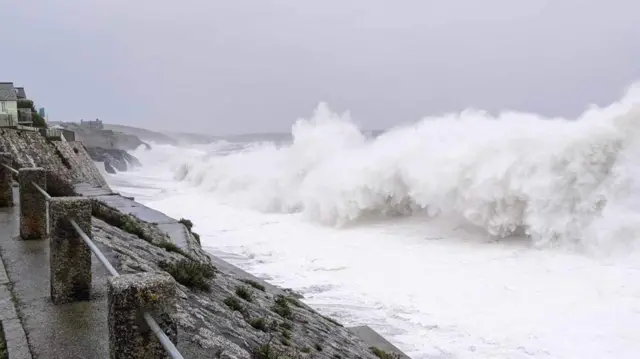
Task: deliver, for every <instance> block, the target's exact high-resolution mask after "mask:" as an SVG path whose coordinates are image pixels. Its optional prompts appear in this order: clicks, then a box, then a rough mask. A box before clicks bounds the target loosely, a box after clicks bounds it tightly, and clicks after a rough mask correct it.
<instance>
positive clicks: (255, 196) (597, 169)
mask: <svg viewBox="0 0 640 359" xmlns="http://www.w3.org/2000/svg"><path fill="white" fill-rule="evenodd" d="M636 99H640V96H639V91H638V89H637V87H632V88H630V90H629V91H628V92H627V95H626V96H625V97H624V98H623V99H622V100H620V101H619V102H617V103H614V104H612V105H610V106H608V107H605V108H598V107H594V106H592V107H591V108H589V109H588V110H587V111H586V112H585V113H584V114H583V115H581V116H580V117H579V118H577V119H575V120H569V119H562V118H543V117H540V116H537V115H534V114H526V113H518V112H503V113H500V114H498V115H497V116H492V115H489V114H487V113H486V112H483V111H477V110H466V111H463V112H461V113H456V114H445V115H442V116H432V117H428V118H425V119H423V120H422V121H419V122H417V123H415V124H413V125H410V126H405V127H400V128H395V129H393V130H390V131H387V132H386V133H383V134H382V135H380V136H378V137H377V138H368V137H367V136H365V135H364V134H363V132H362V131H361V130H360V129H359V128H358V127H357V126H356V125H355V124H354V123H353V122H352V120H351V117H350V115H349V114H348V113H344V114H337V113H333V112H332V111H331V110H330V109H329V107H328V106H327V105H326V104H320V105H319V106H318V108H317V109H316V111H315V112H314V114H313V116H312V117H311V118H309V119H300V120H298V121H297V122H296V123H295V124H294V125H293V127H292V133H291V134H292V142H291V143H290V144H288V145H276V144H274V143H254V144H245V145H244V146H238V144H233V146H235V147H234V149H233V151H234V152H233V153H229V151H228V150H225V148H229V146H231V145H232V144H230V143H229V142H225V143H215V144H211V145H210V147H209V148H199V149H197V150H195V149H191V150H190V151H191V152H190V155H189V158H188V159H185V158H183V159H182V160H181V161H177V162H175V163H173V162H172V166H173V170H174V171H175V178H176V179H178V180H181V181H185V182H186V183H190V184H191V185H193V186H199V187H201V188H202V189H204V190H206V191H209V192H211V193H214V194H215V195H216V196H217V197H218V198H219V199H220V200H221V201H224V202H226V203H229V204H232V205H238V206H244V207H249V208H252V209H256V210H259V211H264V212H284V213H291V212H302V213H303V214H304V216H305V217H306V218H308V219H309V220H312V221H317V222H319V223H323V224H327V225H337V226H341V225H345V224H348V223H351V222H353V221H357V220H359V219H362V218H367V217H371V216H380V215H383V216H388V215H398V214H410V213H414V212H416V211H421V212H426V213H428V214H430V215H454V216H459V217H461V218H463V219H464V220H465V221H467V222H468V223H471V224H473V225H477V226H481V227H483V228H485V230H486V231H487V233H489V234H490V235H493V236H496V237H500V238H502V237H508V236H511V235H513V234H514V233H520V232H524V233H526V234H527V235H529V237H530V238H531V239H532V240H533V242H534V243H536V244H539V245H545V244H550V243H558V242H561V243H565V244H579V245H584V244H589V245H601V244H602V242H603V239H602V238H598V237H597V236H598V235H599V234H600V235H605V234H604V232H603V230H602V228H609V227H610V223H611V222H616V223H618V222H620V218H619V215H620V214H619V209H617V210H616V209H615V208H622V207H624V208H627V207H628V205H626V204H625V205H622V204H620V203H619V202H620V201H622V200H623V199H624V200H625V201H628V199H629V197H630V196H631V197H633V196H634V195H637V194H635V193H631V192H630V188H632V187H633V186H634V185H635V181H634V179H633V178H631V177H629V175H628V173H629V172H630V171H631V170H632V169H634V168H635V167H636V166H637V165H636V164H635V163H634V162H633V161H632V160H631V158H634V156H633V155H631V154H630V153H629V151H636V150H635V149H636V147H637V146H636V142H638V140H637V139H638V133H639V131H638V126H639V123H640V116H639V115H638V111H637V110H632V105H633V104H634V101H636ZM218 153H223V154H224V156H222V155H219V154H218ZM173 157H175V155H174V156H173ZM621 158H623V159H624V161H622V160H621ZM635 158H637V157H635ZM172 161H174V160H172ZM608 216H614V217H615V218H611V219H609V218H608ZM628 216H630V214H627V215H625V217H628ZM608 221H609V222H608ZM636 223H639V222H637V221H636ZM621 226H622V224H619V225H618V226H617V227H616V228H618V229H620V228H622V227H621ZM624 226H626V227H629V226H631V227H632V228H631V229H630V228H627V229H626V230H622V232H623V233H629V231H631V232H633V231H635V229H633V228H635V224H632V223H626V224H624ZM626 227H625V228H626ZM620 230H621V229H620ZM616 231H617V230H614V231H613V232H616ZM607 233H611V228H609V231H608V232H607ZM607 235H609V234H607Z"/></svg>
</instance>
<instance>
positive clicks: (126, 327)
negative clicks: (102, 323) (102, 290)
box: [108, 272, 178, 359]
mask: <svg viewBox="0 0 640 359" xmlns="http://www.w3.org/2000/svg"><path fill="white" fill-rule="evenodd" d="M108 283H109V290H108V293H109V294H108V303H109V304H108V306H109V343H110V348H111V355H112V356H113V357H117V358H129V357H133V356H134V354H136V353H144V355H143V356H136V358H143V357H144V358H149V359H153V358H161V357H164V356H165V355H166V352H165V349H164V348H163V347H162V345H161V344H160V342H159V341H158V340H157V339H156V337H155V336H154V335H153V333H152V332H151V330H150V329H149V328H148V326H147V324H146V323H145V322H144V320H143V317H142V314H143V313H144V312H145V311H146V312H149V314H151V316H152V317H153V318H154V319H155V320H156V322H157V323H158V325H159V326H160V328H161V329H162V330H163V331H164V333H165V334H166V335H167V337H169V339H170V340H171V341H172V342H174V343H176V341H177V336H178V333H177V316H176V298H175V295H176V282H175V280H174V279H173V278H172V277H171V276H169V275H168V274H167V273H165V272H155V273H154V272H143V273H137V274H127V275H122V276H119V277H111V278H109V280H108Z"/></svg>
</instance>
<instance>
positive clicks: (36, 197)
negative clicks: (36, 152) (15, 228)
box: [18, 167, 47, 239]
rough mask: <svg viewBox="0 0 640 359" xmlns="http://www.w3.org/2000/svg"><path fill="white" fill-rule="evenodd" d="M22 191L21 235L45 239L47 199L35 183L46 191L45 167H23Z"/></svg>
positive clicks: (20, 185)
mask: <svg viewBox="0 0 640 359" xmlns="http://www.w3.org/2000/svg"><path fill="white" fill-rule="evenodd" d="M18 183H19V192H20V236H21V237H22V239H43V238H45V237H46V236H47V217H46V216H47V199H46V198H45V197H44V195H43V194H42V193H40V191H38V189H36V187H35V186H34V185H33V184H34V183H35V184H36V185H38V186H40V188H42V189H44V190H45V191H46V189H47V172H46V171H45V170H44V169H43V168H39V167H35V168H21V169H20V172H19V174H18Z"/></svg>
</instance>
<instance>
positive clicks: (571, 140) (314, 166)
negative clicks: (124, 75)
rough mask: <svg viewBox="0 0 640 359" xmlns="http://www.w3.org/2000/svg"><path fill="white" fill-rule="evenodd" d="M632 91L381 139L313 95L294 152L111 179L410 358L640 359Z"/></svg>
mask: <svg viewBox="0 0 640 359" xmlns="http://www.w3.org/2000/svg"><path fill="white" fill-rule="evenodd" d="M636 99H638V100H640V93H639V92H638V90H636V89H632V90H630V92H629V93H628V94H627V95H626V96H625V97H624V98H623V99H621V100H620V101H619V102H617V103H615V104H613V105H611V106H608V107H606V108H591V109H589V110H588V111H587V112H585V113H584V114H583V115H582V116H581V117H580V118H579V119H574V120H564V119H543V118H540V117H538V116H535V115H532V114H521V113H513V112H505V113H503V114H501V115H500V116H497V117H490V116H488V115H487V114H485V113H483V112H481V111H465V112H463V113H461V114H455V115H445V116H440V117H432V118H427V119H425V120H423V121H421V122H419V123H417V124H416V125H414V126H411V127H405V128H398V129H395V130H393V131H389V132H388V133H386V134H384V135H382V136H380V137H378V138H376V139H371V138H367V137H366V136H364V135H363V134H362V133H361V132H360V130H359V129H358V127H357V126H356V125H355V124H353V122H352V121H351V120H350V118H349V116H348V115H347V114H342V115H341V114H335V113H332V112H331V111H330V110H329V109H328V107H327V106H325V105H321V106H319V108H318V109H317V110H316V112H315V113H314V116H313V117H312V118H310V119H308V120H300V121H299V122H297V123H296V125H295V126H294V127H293V129H292V135H293V142H292V143H291V144H290V145H285V146H281V145H278V146H277V145H274V144H269V143H254V144H240V145H239V144H230V143H225V142H220V143H216V144H211V145H209V146H200V147H198V148H191V149H186V148H174V147H171V146H154V149H153V150H151V151H145V150H139V151H137V152H136V153H135V155H136V156H138V157H139V159H140V160H141V162H142V163H143V165H144V167H143V168H142V169H140V170H138V171H135V172H128V173H119V174H117V175H108V181H109V182H110V183H111V184H112V185H113V187H114V188H115V189H116V190H120V191H123V192H125V193H127V194H131V195H134V196H136V197H137V199H138V200H139V201H141V202H143V203H145V204H147V205H149V206H151V207H154V208H157V209H159V210H161V211H164V212H166V213H167V214H169V215H172V216H174V217H176V218H179V217H187V218H190V219H192V220H193V221H194V223H195V228H194V230H195V231H197V232H199V233H200V234H201V236H202V243H203V246H206V247H207V249H208V250H211V251H212V252H214V253H215V254H217V255H220V256H221V257H223V258H225V259H227V260H229V261H230V262H233V263H235V264H237V265H239V266H240V267H242V268H244V269H246V270H248V271H250V272H252V273H254V274H257V275H260V276H263V277H265V278H267V279H268V280H269V281H271V282H272V283H275V284H278V285H282V286H285V287H290V288H293V289H296V290H299V291H301V292H303V293H304V294H305V297H306V299H305V301H306V302H307V303H309V304H310V305H312V306H314V307H316V308H318V309H319V310H320V311H321V312H324V313H326V314H329V315H332V316H335V317H337V318H338V319H340V320H341V321H343V322H344V323H345V324H347V325H359V324H369V325H371V326H372V327H374V328H375V329H376V330H378V331H380V332H381V333H382V334H383V335H384V336H385V337H387V338H388V339H390V340H391V341H392V342H393V343H394V344H396V345H398V346H399V347H400V348H401V349H403V350H404V351H406V352H407V353H408V354H409V355H410V356H411V357H413V358H474V359H475V358H581V359H583V358H637V357H638V356H639V355H640V282H639V281H638V280H637V278H638V275H639V274H640V273H639V271H640V261H638V259H640V255H638V243H639V241H638V234H639V233H640V216H639V214H640V210H639V207H638V206H639V204H640V203H639V201H638V199H639V197H638V193H640V192H639V191H638V188H637V187H636V186H637V183H636V180H635V179H636V178H639V177H638V176H637V171H638V170H639V168H640V166H638V165H637V162H638V158H640V157H638V155H640V148H639V147H638V146H640V144H639V143H638V142H640V141H638V140H637V139H638V134H639V127H640V115H638V113H637V112H636V111H634V110H633V109H632V105H633V104H634V102H635V101H636ZM229 149H232V151H231V152H229Z"/></svg>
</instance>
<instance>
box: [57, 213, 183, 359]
mask: <svg viewBox="0 0 640 359" xmlns="http://www.w3.org/2000/svg"><path fill="white" fill-rule="evenodd" d="M69 222H70V223H71V226H72V227H73V229H75V230H76V232H77V233H78V235H79V236H80V238H82V240H83V241H84V243H86V244H87V246H89V249H91V252H93V254H95V255H96V257H98V260H100V263H102V265H104V266H105V268H107V271H108V272H109V273H110V274H111V275H112V276H114V277H119V276H120V273H118V271H117V270H116V269H115V268H113V266H112V265H111V263H109V260H107V258H106V257H105V256H104V255H103V254H102V252H101V251H100V249H99V248H98V247H97V246H96V245H95V243H93V241H92V240H91V238H89V236H87V234H86V233H84V231H83V230H82V228H80V226H79V225H78V223H76V221H74V220H73V219H70V220H69ZM142 315H143V317H144V320H145V321H146V322H147V325H149V328H151V331H152V332H153V334H155V336H156V338H158V340H159V341H160V344H162V346H163V347H164V349H165V350H166V351H167V353H169V355H170V356H171V358H173V359H184V357H183V356H182V354H180V352H179V351H178V348H176V346H175V345H174V344H173V342H172V341H171V339H169V337H167V335H166V334H165V333H164V331H162V328H160V326H159V325H158V323H157V322H156V321H155V319H153V317H152V316H151V314H149V313H148V312H144V313H143V314H142Z"/></svg>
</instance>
